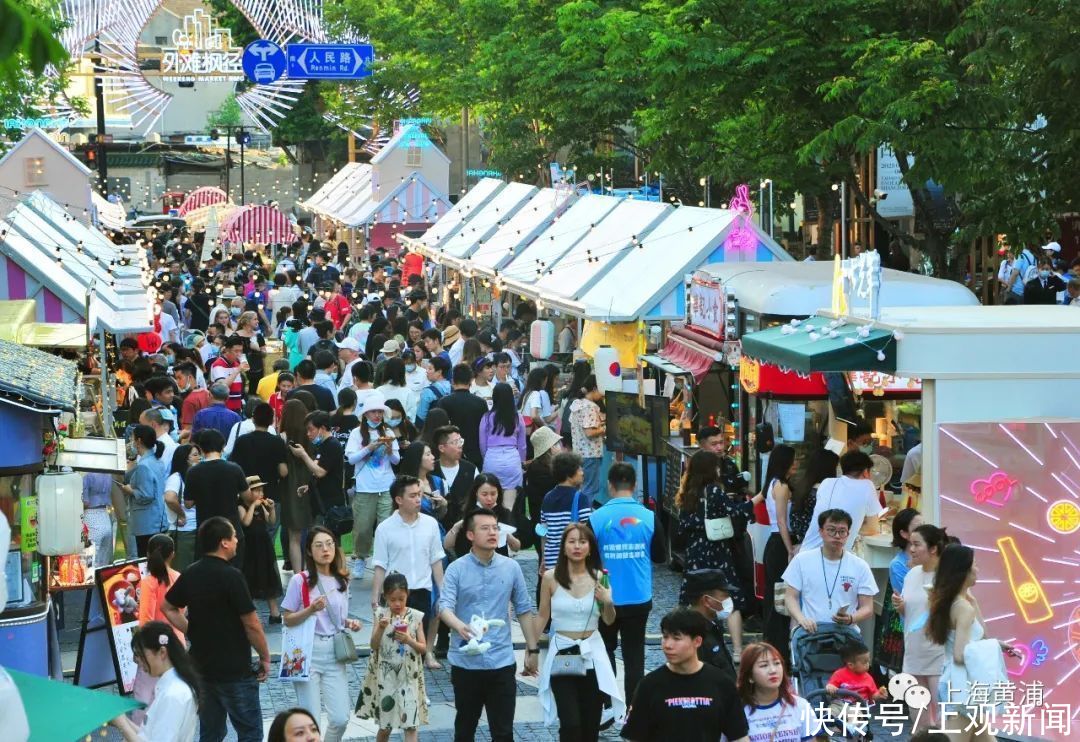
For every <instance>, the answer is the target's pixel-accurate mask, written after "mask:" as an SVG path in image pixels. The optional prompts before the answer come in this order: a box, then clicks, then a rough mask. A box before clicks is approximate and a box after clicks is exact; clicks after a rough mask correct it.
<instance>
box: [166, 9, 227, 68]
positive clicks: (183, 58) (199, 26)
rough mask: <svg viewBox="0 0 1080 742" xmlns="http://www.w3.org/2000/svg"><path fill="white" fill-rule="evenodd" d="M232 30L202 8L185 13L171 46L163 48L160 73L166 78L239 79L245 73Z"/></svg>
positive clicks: (174, 32)
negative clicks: (181, 25)
mask: <svg viewBox="0 0 1080 742" xmlns="http://www.w3.org/2000/svg"><path fill="white" fill-rule="evenodd" d="M242 53H243V49H241V48H240V47H237V46H233V39H232V31H230V30H229V29H228V28H224V27H222V26H220V25H218V24H217V22H216V21H215V20H214V18H213V17H212V16H210V15H208V14H207V13H206V11H205V10H203V9H202V8H195V9H194V10H193V11H192V12H191V14H190V15H186V16H184V25H183V27H182V28H178V29H175V30H174V31H173V32H172V46H166V47H162V49H161V76H162V80H165V81H167V82H190V81H194V80H208V81H219V82H228V81H237V80H242V79H243V77H244V70H243V67H242V66H241V62H240V56H241V54H242Z"/></svg>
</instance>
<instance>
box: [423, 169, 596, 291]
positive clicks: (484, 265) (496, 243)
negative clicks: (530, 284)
mask: <svg viewBox="0 0 1080 742" xmlns="http://www.w3.org/2000/svg"><path fill="white" fill-rule="evenodd" d="M577 197H578V194H577V193H576V192H574V191H556V190H555V189H554V188H537V189H533V194H532V196H531V197H530V198H529V200H528V201H526V202H525V203H523V204H521V206H520V207H519V208H518V210H517V211H516V212H514V214H513V215H512V216H510V217H509V218H508V219H506V220H505V221H504V222H503V224H502V226H501V227H499V228H498V230H497V231H495V233H494V234H492V235H490V236H489V237H487V238H485V239H484V240H483V242H478V243H477V245H476V247H475V249H473V250H472V253H471V254H470V255H469V257H468V260H467V261H466V260H461V261H457V260H455V258H452V257H445V256H440V258H441V259H444V260H445V261H446V263H448V264H449V265H451V266H453V267H455V268H460V267H461V266H463V265H468V266H469V268H470V269H471V270H472V271H473V272H474V273H476V274H477V275H480V276H486V277H488V278H495V277H497V276H498V275H499V271H501V270H502V269H503V268H504V267H506V265H508V264H509V263H510V262H511V261H512V260H513V259H514V255H516V254H517V253H518V252H520V251H521V250H523V249H525V247H526V246H527V245H529V244H531V243H532V242H533V240H535V239H536V238H537V237H539V236H540V234H541V233H542V232H543V231H544V230H546V229H547V228H548V227H549V226H551V223H552V221H554V220H555V219H556V218H557V217H558V216H559V215H560V214H562V213H563V212H564V211H565V210H566V209H568V208H570V206H572V205H573V204H574V201H575V200H576V199H577ZM496 221H497V220H496Z"/></svg>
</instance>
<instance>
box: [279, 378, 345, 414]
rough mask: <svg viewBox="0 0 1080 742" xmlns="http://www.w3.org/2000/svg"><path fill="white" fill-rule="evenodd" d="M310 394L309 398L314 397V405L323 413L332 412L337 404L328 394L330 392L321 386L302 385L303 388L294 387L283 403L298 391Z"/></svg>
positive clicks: (331, 395) (332, 396)
mask: <svg viewBox="0 0 1080 742" xmlns="http://www.w3.org/2000/svg"><path fill="white" fill-rule="evenodd" d="M301 390H303V391H305V392H311V396H313V397H315V402H316V404H318V405H319V409H320V410H322V411H323V412H333V411H334V407H335V406H336V404H337V400H335V399H334V395H333V394H331V393H330V390H329V389H327V388H326V387H324V386H323V385H322V384H304V385H303V386H298V387H295V388H294V389H293V390H292V391H291V392H289V393H288V394H287V395H286V396H285V401H286V402H287V401H289V400H290V399H292V398H293V397H294V396H296V393H297V392H299V391H301Z"/></svg>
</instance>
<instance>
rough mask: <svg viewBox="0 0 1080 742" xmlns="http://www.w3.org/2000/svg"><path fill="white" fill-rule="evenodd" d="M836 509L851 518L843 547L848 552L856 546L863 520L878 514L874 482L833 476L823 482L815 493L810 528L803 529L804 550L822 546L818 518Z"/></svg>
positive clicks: (878, 504) (878, 508)
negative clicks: (815, 502)
mask: <svg viewBox="0 0 1080 742" xmlns="http://www.w3.org/2000/svg"><path fill="white" fill-rule="evenodd" d="M837 508H839V509H840V510H843V511H844V512H846V513H847V514H848V515H850V516H851V532H850V533H849V534H848V537H847V543H846V544H844V548H845V549H847V550H849V551H850V550H851V547H852V546H854V545H855V538H856V537H857V536H858V535H859V529H861V528H862V524H863V520H864V519H865V518H866V516H868V515H869V516H871V517H873V516H876V515H877V514H878V513H880V512H881V503H880V502H878V494H877V492H876V491H875V490H874V483H873V482H871V481H870V480H869V479H852V478H851V477H846V476H845V477H834V478H831V479H826V480H825V481H824V482H822V483H821V484H820V485H818V490H817V504H816V505H814V514H813V515H811V516H810V527H809V528H807V529H806V537H805V538H804V539H803V548H804V549H816V548H818V547H820V546H821V533H820V532H819V531H818V526H817V522H818V516H819V515H821V514H822V513H824V512H825V511H826V510H834V509H837Z"/></svg>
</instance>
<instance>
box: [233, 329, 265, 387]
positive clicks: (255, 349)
mask: <svg viewBox="0 0 1080 742" xmlns="http://www.w3.org/2000/svg"><path fill="white" fill-rule="evenodd" d="M239 337H240V338H242V339H243V340H244V357H245V358H246V359H247V362H248V367H249V368H250V369H251V370H250V371H249V372H248V373H250V374H251V375H252V376H255V377H259V376H262V375H263V371H264V369H265V364H264V363H263V361H264V360H265V359H266V352H265V350H264V349H265V348H266V340H265V339H264V338H263V336H262V335H261V334H260V333H255V334H254V335H252V336H251V337H244V336H243V335H240V336H239Z"/></svg>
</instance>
